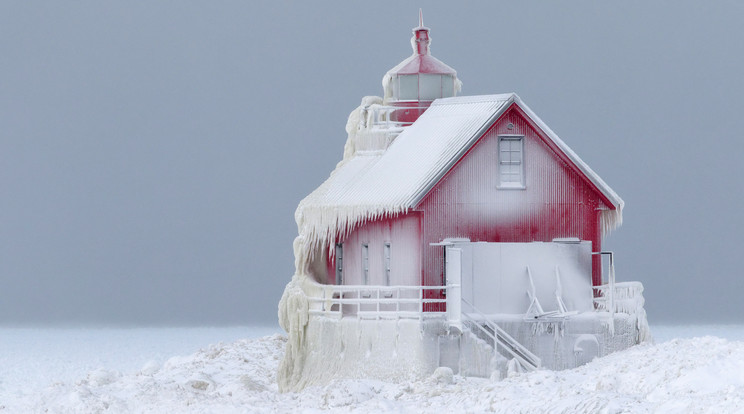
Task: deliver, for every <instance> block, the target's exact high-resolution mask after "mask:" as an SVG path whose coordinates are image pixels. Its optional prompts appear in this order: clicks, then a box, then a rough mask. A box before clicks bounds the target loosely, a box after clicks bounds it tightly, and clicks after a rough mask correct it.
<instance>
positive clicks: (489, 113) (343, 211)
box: [295, 93, 623, 247]
mask: <svg viewBox="0 0 744 414" xmlns="http://www.w3.org/2000/svg"><path fill="white" fill-rule="evenodd" d="M512 103H515V104H517V105H519V107H520V108H521V109H522V110H523V111H524V112H525V113H526V114H527V115H528V116H529V117H530V118H531V119H532V120H533V121H534V122H535V124H536V125H537V126H538V127H539V128H540V129H542V131H543V132H544V133H545V135H547V136H548V137H549V138H550V139H551V140H552V141H553V142H554V143H555V144H556V146H557V147H558V148H560V150H561V151H563V152H564V153H565V155H566V156H567V157H568V158H569V159H570V160H571V161H572V162H573V163H574V164H575V165H576V167H577V168H578V169H579V170H581V172H582V173H583V174H584V175H585V176H586V177H587V179H588V180H589V181H591V183H592V184H594V186H595V187H596V188H597V189H598V190H599V191H600V192H601V193H602V194H603V195H604V197H605V198H606V199H607V200H609V201H610V203H611V204H612V206H611V207H610V208H611V209H612V210H610V211H608V212H607V213H610V212H611V214H610V215H608V216H607V217H606V219H605V218H604V217H603V225H602V227H603V231H605V232H606V231H609V230H611V229H612V228H614V227H616V226H617V225H619V224H620V220H621V211H622V207H623V201H622V199H621V198H620V197H619V196H618V195H617V194H616V193H615V192H614V191H613V190H612V189H611V188H610V187H609V186H608V185H607V184H606V183H605V182H604V181H602V179H601V178H600V177H599V176H598V175H597V174H596V173H595V172H594V171H592V169H591V168H589V166H588V165H587V164H586V163H584V161H582V160H581V158H579V157H578V155H576V153H574V152H573V151H572V150H571V149H570V148H569V147H568V146H567V145H566V144H565V143H564V142H563V141H562V140H561V139H560V138H559V137H558V136H557V135H556V134H555V133H554V132H553V131H552V130H551V129H550V128H548V126H547V125H545V123H544V122H542V120H540V118H538V117H537V116H536V115H535V113H534V112H532V110H531V109H530V108H529V107H528V106H527V105H525V104H524V103H523V102H522V100H521V99H520V98H519V97H518V96H517V95H516V94H514V93H509V94H501V95H483V96H462V97H453V98H444V99H438V100H436V101H434V103H433V104H432V105H431V107H430V108H429V109H428V110H427V111H426V112H424V114H423V115H421V117H419V118H418V119H417V120H416V122H414V123H413V124H412V125H411V126H409V127H407V128H406V129H405V130H404V131H403V132H402V133H401V134H400V135H399V136H398V137H397V138H396V139H395V140H394V141H393V143H392V144H390V146H389V147H388V149H387V150H386V151H376V152H357V153H356V154H355V155H354V156H353V157H351V158H349V159H347V160H345V161H343V162H341V163H340V164H339V165H338V166H337V168H336V169H335V170H334V171H333V172H332V173H331V176H330V177H329V178H328V179H327V180H326V181H325V182H324V183H323V184H322V185H321V186H320V187H318V188H317V189H316V190H315V191H313V192H312V193H311V194H310V195H308V196H307V197H306V198H305V199H304V200H302V201H301V202H300V205H299V206H298V207H297V212H296V214H295V218H296V219H297V224H298V227H299V231H300V234H301V235H302V236H304V237H305V241H306V242H308V243H311V244H313V245H314V246H316V247H317V246H319V245H323V244H325V243H326V242H333V240H334V239H335V237H337V235H339V234H340V235H344V234H346V233H347V232H349V231H351V230H352V229H353V228H354V226H356V225H357V224H358V223H360V222H363V221H365V220H371V219H376V218H379V217H382V216H386V215H396V214H399V213H402V212H404V211H406V210H408V209H411V208H414V207H416V205H417V204H418V203H419V202H420V201H421V200H422V199H423V198H424V196H426V194H427V193H428V192H429V190H431V188H432V187H433V186H434V185H435V184H436V183H437V182H438V181H439V180H440V179H441V178H442V177H443V176H444V174H446V173H447V171H449V170H450V168H452V166H454V164H455V163H456V162H457V161H458V160H459V159H460V158H461V157H462V155H464V154H465V152H467V150H468V149H470V147H471V146H472V145H473V144H474V143H475V141H476V140H477V139H478V138H479V137H481V136H482V135H483V134H484V133H485V132H486V130H487V129H488V128H489V127H490V126H491V125H492V124H493V123H494V122H495V121H496V119H498V118H499V117H500V116H501V115H502V114H503V113H504V112H505V111H506V110H507V109H508V108H509V107H510V106H511V104H512ZM308 247H309V246H308Z"/></svg>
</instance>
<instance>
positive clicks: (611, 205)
mask: <svg viewBox="0 0 744 414" xmlns="http://www.w3.org/2000/svg"><path fill="white" fill-rule="evenodd" d="M429 42H430V40H429V29H428V28H426V27H423V26H421V25H420V26H419V27H417V28H415V29H414V39H413V43H414V54H413V55H412V56H411V57H409V58H408V59H406V60H404V61H403V62H401V64H399V65H397V66H396V67H395V68H393V69H391V70H390V71H389V72H388V73H387V74H386V75H385V78H384V80H383V84H384V85H385V98H384V100H383V102H378V103H374V101H373V103H371V104H369V103H367V104H365V105H362V106H361V107H360V108H359V109H358V112H359V119H358V123H357V125H356V126H355V127H354V128H352V130H351V131H349V132H350V138H349V141H350V142H349V143H347V156H346V158H345V159H344V161H342V162H341V163H340V164H339V166H338V167H337V168H336V170H335V171H334V172H333V173H332V175H331V176H330V178H329V179H328V180H327V181H326V182H325V183H324V184H323V185H321V186H320V187H319V188H318V189H317V190H316V191H315V192H313V193H312V194H310V195H309V196H308V197H307V198H306V199H305V200H303V202H302V203H301V204H300V207H299V208H298V213H297V215H298V217H299V220H301V221H302V222H301V227H302V226H305V229H304V230H305V232H304V234H307V235H310V238H311V240H308V241H310V242H312V244H313V245H312V247H311V248H310V249H311V254H312V256H313V258H314V259H315V260H314V262H315V263H314V265H313V267H312V269H311V274H312V275H313V276H314V277H315V279H316V280H317V281H319V282H321V283H328V284H349V285H419V284H420V285H423V286H442V285H444V284H445V271H444V254H445V250H444V249H443V247H442V242H443V241H445V240H448V239H467V240H469V241H470V242H488V243H527V242H553V241H554V240H563V241H565V240H579V241H588V242H590V243H591V251H592V252H595V253H598V252H600V251H601V247H602V237H603V236H604V235H605V234H606V233H607V232H608V231H609V230H611V229H613V228H615V227H616V226H617V225H619V224H620V222H621V213H622V208H623V201H622V200H621V199H620V197H618V196H617V194H615V192H614V191H612V189H611V188H610V187H609V186H608V185H607V184H605V183H604V181H602V179H601V178H599V176H598V175H597V174H595V173H594V172H593V171H592V170H591V169H590V168H589V166H588V165H587V164H586V163H584V162H583V161H582V160H581V159H580V158H579V157H578V156H577V155H576V154H575V153H574V152H573V151H572V150H571V149H570V148H569V147H568V146H567V145H566V144H565V143H564V142H563V141H562V140H561V139H560V138H558V136H557V135H556V134H555V133H554V132H553V131H552V130H550V128H548V127H547V126H546V125H545V124H544V123H543V122H542V121H541V120H540V119H539V118H538V117H537V116H536V115H535V113H534V112H532V110H531V109H530V108H529V107H528V106H527V105H526V104H525V103H524V102H522V100H521V99H520V98H519V97H518V96H517V95H516V94H502V95H486V96H468V97H455V96H454V95H455V94H456V91H457V90H458V89H459V84H460V82H459V80H458V79H457V76H456V72H455V71H454V70H453V69H452V68H450V67H449V66H447V65H445V64H444V63H442V62H440V61H439V60H437V59H436V58H434V57H432V56H431V55H430V53H429ZM435 100H436V101H435ZM368 101H369V100H368ZM352 118H353V117H352ZM349 147H353V148H354V151H353V152H352V151H349ZM301 230H303V229H301ZM301 233H302V231H301ZM588 260H590V261H591V283H592V284H593V285H595V286H598V285H601V284H602V262H601V257H600V256H599V255H594V256H593V257H592V258H589V259H588ZM319 261H322V264H321V263H320V262H319ZM440 295H441V292H440V291H437V290H428V291H427V292H426V296H427V297H432V298H434V297H440ZM429 309H431V310H437V309H439V307H437V306H431V307H429Z"/></svg>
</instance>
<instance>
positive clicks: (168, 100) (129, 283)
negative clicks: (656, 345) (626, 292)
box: [0, 1, 744, 324]
mask: <svg viewBox="0 0 744 414" xmlns="http://www.w3.org/2000/svg"><path fill="white" fill-rule="evenodd" d="M453 4H454V3H452V2H450V1H437V2H426V3H425V4H423V7H424V18H425V23H426V25H427V26H429V27H431V29H432V32H431V35H432V38H433V43H432V52H433V54H434V55H435V56H436V57H438V58H439V59H441V60H442V61H444V62H445V63H447V64H449V65H450V66H452V67H454V68H455V69H456V70H457V71H458V76H459V77H460V79H461V80H462V81H463V83H464V87H463V91H462V94H464V95H477V94H492V93H501V92H517V93H518V94H519V95H520V96H521V97H522V99H523V100H524V101H525V102H526V103H527V104H528V105H529V106H530V107H531V108H532V109H533V110H534V111H535V112H536V113H537V114H538V115H539V116H540V117H541V118H542V119H543V120H544V121H545V122H546V123H547V124H548V125H549V126H550V127H551V128H552V129H553V130H554V131H556V132H557V133H558V135H559V136H561V137H562V139H563V140H564V141H566V143H567V144H568V145H569V146H571V147H572V148H573V149H574V150H575V151H576V152H577V153H578V154H579V155H580V156H581V157H582V158H583V159H584V160H585V161H586V162H587V163H588V164H589V165H591V166H592V168H593V169H594V170H595V171H597V172H598V173H599V174H600V175H601V176H602V177H603V179H604V180H605V181H607V183H608V184H610V186H612V187H613V188H614V189H615V191H617V192H618V193H619V194H620V196H621V197H623V198H624V199H625V202H626V210H625V224H624V225H623V226H622V227H621V228H620V229H619V230H617V231H616V232H615V233H613V234H612V235H611V236H610V238H609V239H608V240H607V242H606V247H607V248H609V249H612V250H614V251H615V252H616V258H617V278H618V280H640V281H642V282H643V283H644V285H645V286H646V309H647V311H648V314H649V319H650V321H651V323H661V322H680V323H683V322H688V321H698V322H744V305H743V304H742V301H741V299H740V297H741V295H742V291H744V283H743V282H741V277H742V269H743V268H744V266H743V265H742V264H741V258H740V256H741V254H739V250H740V249H741V248H742V247H744V246H743V245H744V243H742V241H741V240H742V234H744V215H742V214H741V213H740V212H739V210H740V209H741V204H742V201H743V198H744V191H743V188H742V187H743V186H742V184H741V181H740V177H742V176H744V167H743V166H742V163H741V161H740V159H741V157H742V155H744V139H742V138H743V137H742V135H743V133H742V131H744V116H742V115H741V113H742V111H743V110H744V80H743V79H744V77H742V73H744V25H742V24H741V22H742V21H744V6H742V5H741V4H740V3H737V2H734V1H720V2H680V1H668V2H651V3H649V2H645V1H644V2H640V1H629V2H611V3H608V2H594V1H587V2H578V1H574V2H565V3H560V4H558V3H557V2H491V1H489V2H485V1H483V2H467V3H465V4H464V5H461V6H456V7H455V6H453ZM420 6H421V4H418V3H413V2H397V1H396V2H387V3H386V2H383V3H379V2H363V3H362V2H354V3H352V2H340V1H338V2H327V3H318V2H308V3H305V2H298V3H287V2H256V3H255V4H254V3H253V2H251V3H249V2H242V1H241V2H238V1H234V2H230V1H223V2H193V1H143V2H126V3H124V2H99V1H81V2H66V3H65V4H62V2H51V1H50V2H25V1H5V2H1V3H0V194H1V195H2V202H1V203H0V323H29V322H31V323H104V324H108V323H124V324H143V323H145V324H174V323H176V324H231V323H241V324H254V323H275V320H276V304H277V302H278V300H279V298H280V296H281V292H282V290H283V288H284V285H285V283H286V282H287V281H288V280H289V278H290V277H291V275H292V273H293V256H292V240H293V239H294V237H295V236H296V232H297V229H296V226H295V223H294V209H295V207H296V205H297V203H298V202H299V200H300V199H301V198H302V197H304V196H305V195H306V194H307V193H309V192H310V191H312V189H314V188H315V187H317V186H318V185H319V184H320V183H321V182H322V181H323V180H324V179H325V178H326V177H327V176H328V174H329V173H330V171H331V169H332V168H333V167H334V165H335V164H336V162H337V161H338V160H339V159H340V158H341V155H342V151H343V144H344V141H345V139H346V135H345V132H344V126H345V124H346V118H347V116H348V114H349V112H350V111H351V110H352V109H353V108H355V107H356V106H357V105H358V104H359V102H360V100H361V98H362V96H364V95H380V94H381V93H382V88H381V84H380V81H381V79H382V76H383V74H384V73H385V72H386V71H387V70H388V69H389V68H391V67H393V66H394V65H395V64H397V63H398V62H400V61H401V60H403V59H404V58H406V57H407V56H408V55H409V54H410V53H411V50H410V44H409V38H410V35H411V31H410V29H411V28H412V27H414V26H415V25H416V24H417V18H418V8H419V7H420Z"/></svg>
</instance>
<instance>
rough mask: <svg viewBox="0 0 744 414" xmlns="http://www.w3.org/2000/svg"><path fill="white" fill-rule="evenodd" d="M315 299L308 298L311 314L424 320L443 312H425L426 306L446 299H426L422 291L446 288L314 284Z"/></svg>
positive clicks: (444, 301)
mask: <svg viewBox="0 0 744 414" xmlns="http://www.w3.org/2000/svg"><path fill="white" fill-rule="evenodd" d="M316 287H317V289H318V290H319V291H320V292H318V293H319V295H318V296H312V295H308V302H310V310H309V312H310V313H311V314H316V315H325V316H336V317H342V316H344V315H356V316H357V318H361V317H362V316H368V315H371V316H374V317H375V318H376V319H380V318H383V317H384V318H386V319H387V318H390V317H394V318H413V319H425V318H429V317H434V316H436V317H439V316H441V314H442V313H443V312H428V311H427V312H424V305H426V304H445V303H446V302H447V300H446V299H445V298H441V299H439V298H425V297H424V292H425V291H432V290H435V291H441V290H443V289H446V288H447V286H401V285H397V286H395V285H394V286H385V285H320V284H318V285H316Z"/></svg>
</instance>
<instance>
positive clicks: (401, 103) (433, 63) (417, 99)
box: [382, 10, 462, 125]
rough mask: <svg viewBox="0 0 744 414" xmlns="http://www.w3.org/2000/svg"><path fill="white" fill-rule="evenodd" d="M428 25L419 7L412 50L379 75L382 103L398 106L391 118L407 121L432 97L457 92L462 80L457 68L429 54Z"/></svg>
mask: <svg viewBox="0 0 744 414" xmlns="http://www.w3.org/2000/svg"><path fill="white" fill-rule="evenodd" d="M429 31H430V29H429V28H428V27H426V26H424V18H423V14H422V12H421V10H419V25H418V27H414V28H413V37H412V38H411V46H412V47H413V54H412V55H411V56H409V57H408V58H407V59H405V60H403V61H402V62H400V63H399V64H398V65H396V66H395V67H394V68H392V69H390V70H389V71H388V72H387V73H386V74H385V77H384V78H383V79H382V86H383V89H384V90H385V96H384V102H383V103H384V104H385V105H390V106H393V107H397V108H400V109H397V110H395V111H394V112H393V113H392V116H391V120H392V121H395V122H399V123H401V124H402V125H410V124H412V123H413V122H415V121H416V120H417V119H418V117H419V116H420V115H421V114H422V113H424V111H426V110H427V109H428V108H429V106H431V103H432V102H434V100H435V99H439V98H449V97H452V96H455V95H457V92H459V91H460V87H461V85H462V82H460V81H459V80H458V79H457V71H455V70H454V69H452V68H451V67H449V66H448V65H446V64H445V63H444V62H442V61H441V60H439V59H437V58H435V57H434V56H432V55H431V51H430V45H431V37H430V36H429Z"/></svg>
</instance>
